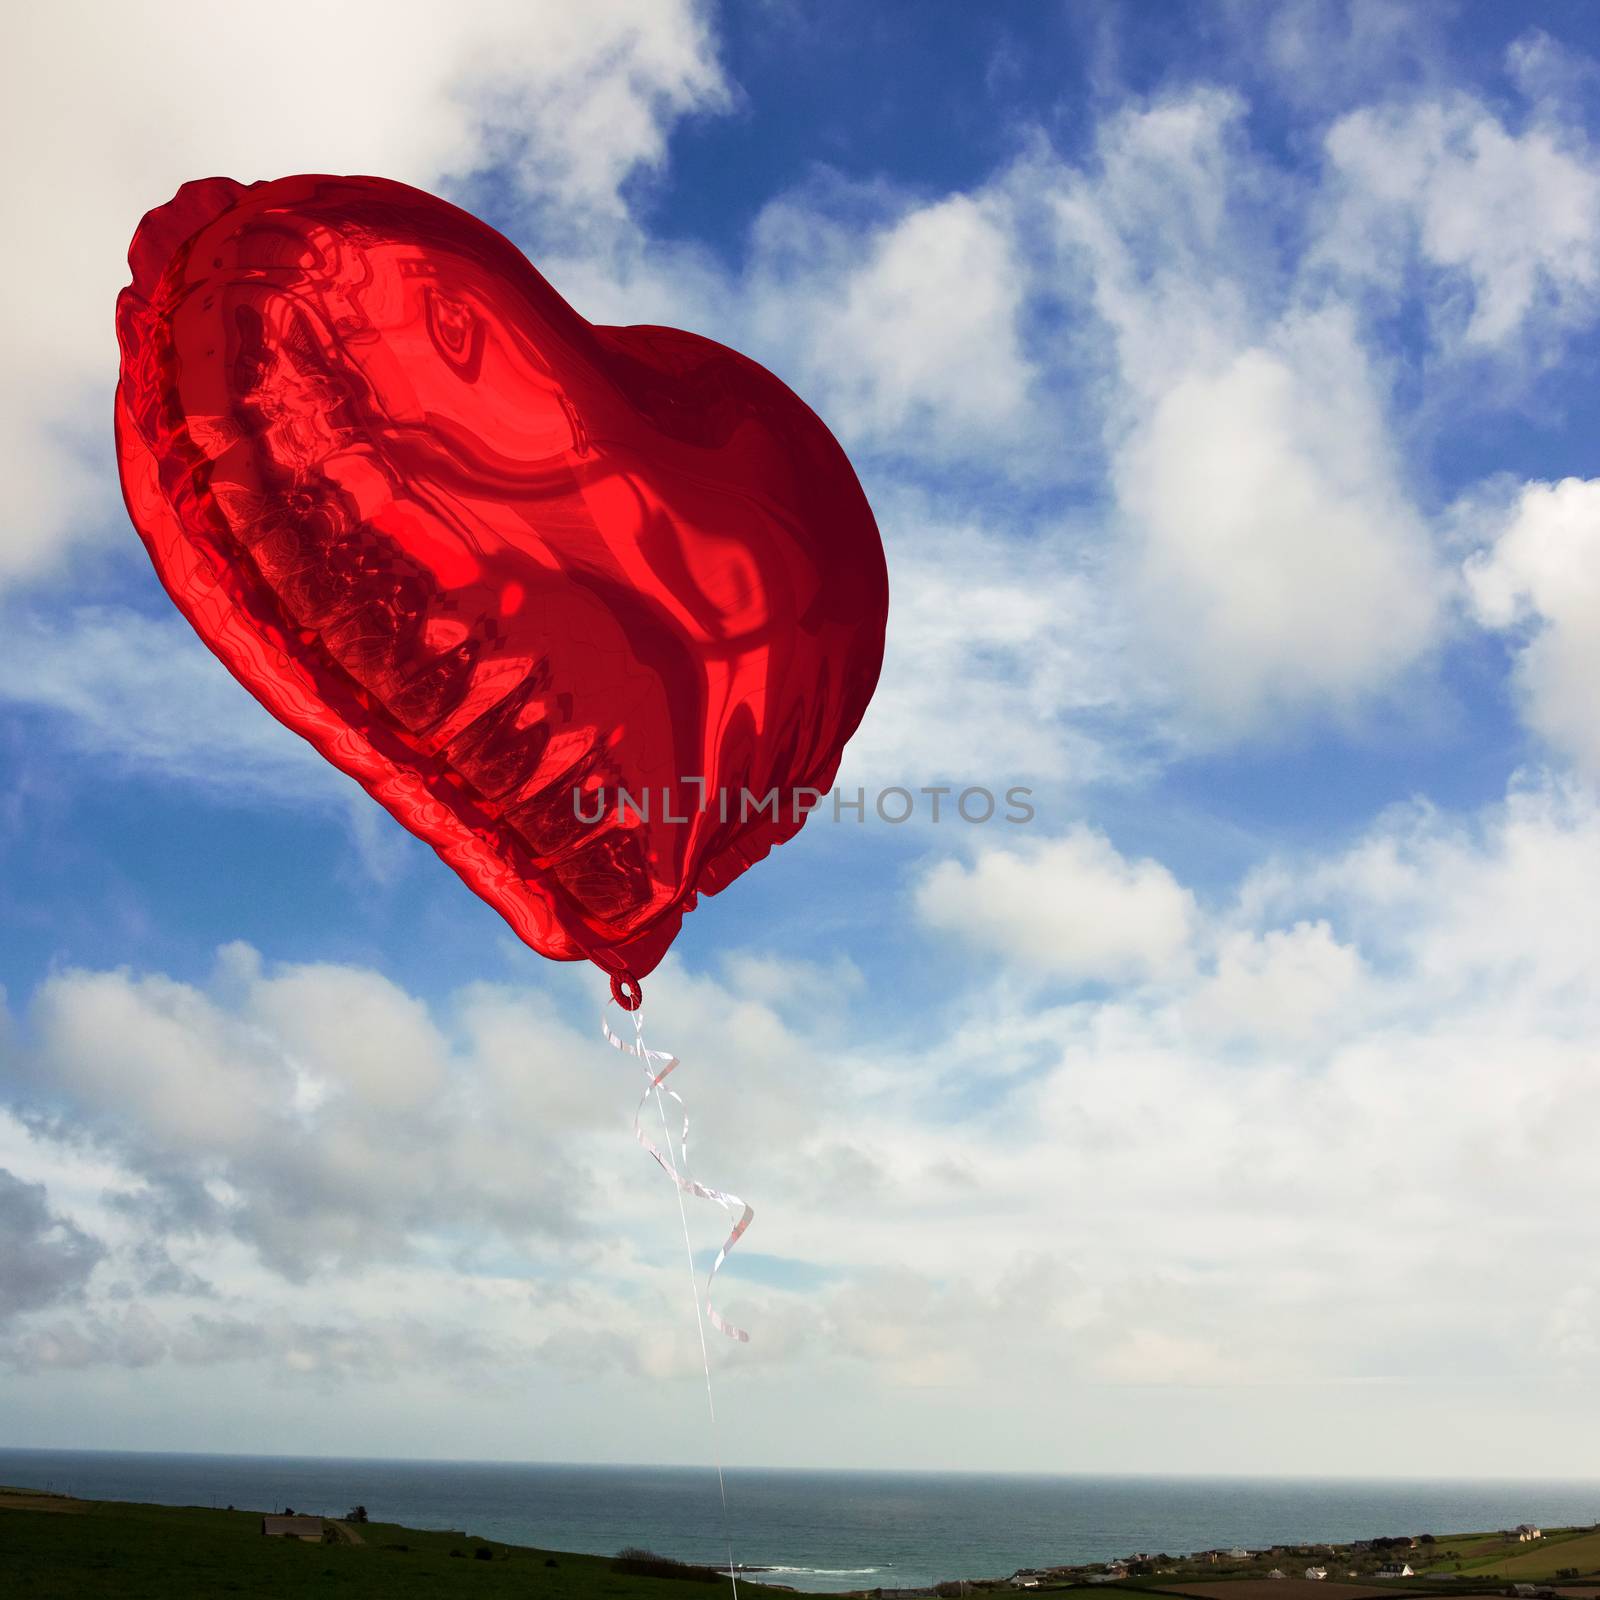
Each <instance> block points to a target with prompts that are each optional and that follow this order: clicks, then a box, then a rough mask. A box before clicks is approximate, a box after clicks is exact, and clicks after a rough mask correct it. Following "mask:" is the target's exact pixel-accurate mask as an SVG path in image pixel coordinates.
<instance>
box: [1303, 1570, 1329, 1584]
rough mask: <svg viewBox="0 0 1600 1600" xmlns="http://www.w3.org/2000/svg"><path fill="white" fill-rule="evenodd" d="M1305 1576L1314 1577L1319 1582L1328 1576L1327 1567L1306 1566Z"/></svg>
mask: <svg viewBox="0 0 1600 1600" xmlns="http://www.w3.org/2000/svg"><path fill="white" fill-rule="evenodd" d="M1306 1576H1307V1577H1308V1578H1316V1579H1317V1580H1318V1581H1319V1582H1320V1581H1321V1580H1322V1579H1323V1578H1326V1577H1327V1576H1328V1569H1327V1568H1326V1567H1307V1568H1306Z"/></svg>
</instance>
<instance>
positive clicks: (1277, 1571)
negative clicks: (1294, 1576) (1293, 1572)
mask: <svg viewBox="0 0 1600 1600" xmlns="http://www.w3.org/2000/svg"><path fill="white" fill-rule="evenodd" d="M1267 1576H1268V1577H1269V1578H1287V1577H1288V1576H1289V1574H1288V1573H1287V1572H1285V1571H1284V1570H1283V1568H1282V1567H1274V1568H1273V1569H1272V1571H1271V1572H1269V1573H1268V1574H1267Z"/></svg>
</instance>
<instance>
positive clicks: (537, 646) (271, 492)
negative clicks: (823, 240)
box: [116, 176, 888, 1000]
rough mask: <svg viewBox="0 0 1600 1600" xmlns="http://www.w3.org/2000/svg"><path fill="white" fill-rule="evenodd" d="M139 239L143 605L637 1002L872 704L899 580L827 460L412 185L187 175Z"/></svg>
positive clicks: (767, 395)
mask: <svg viewBox="0 0 1600 1600" xmlns="http://www.w3.org/2000/svg"><path fill="white" fill-rule="evenodd" d="M128 259H129V264H130V266H131V267H132V269H133V282H132V284H131V286H130V287H128V288H127V289H124V290H123V292H122V295H121V297H120V299H119V300H118V302H117V333H118V338H119V341H120V343H121V347H122V372H121V380H120V383H119V385H118V389H117V413H116V414H117V442H118V451H119V459H120V464H121V473H122V485H123V493H124V496H125V498H126V500H127V504H128V510H129V513H130V515H131V516H132V518H133V521H134V524H135V525H136V526H137V528H138V530H139V533H140V535H141V537H142V538H143V540H144V542H145V545H146V547H147V548H148V550H149V552H150V555H151V558H152V560H153V561H154V562H155V565H156V570H157V572H158V573H159V574H160V577H161V581H162V582H163V584H165V586H166V588H167V591H168V593H169V594H170V595H171V596H172V598H173V600H174V601H176V602H177V604H178V606H179V607H180V608H181V610H182V611H183V613H184V615H185V616H187V617H188V619H189V621H190V622H191V623H192V624H193V625H194V627H195V629H196V630H197V631H198V632H199V634H200V636H201V638H202V639H204V640H205V642H206V644H207V645H209V646H210V648H211V649H212V650H213V651H215V652H216V654H217V655H218V656H219V657H220V658H221V659H222V661H223V662H224V664H225V665H226V666H227V667H228V669H229V670H230V671H231V672H232V673H233V674H234V676H235V677H237V678H238V679H239V680H240V681H241V682H242V683H243V684H244V685H245V687H246V688H247V689H249V690H250V692H251V693H252V694H253V695H255V696H256V698H257V699H258V700H260V701H261V702H262V704H263V705H265V706H266V707H267V709H268V710H269V711H271V712H272V713H273V715H274V716H276V717H278V718H279V719H280V720H282V721H283V722H285V723H287V724H288V725H289V726H290V727H291V728H294V729H295V730H296V731H297V732H299V733H301V734H303V735H304V736H305V737H306V738H307V739H309V740H310V741H311V742H312V743H313V744H314V745H315V746H316V747H317V749H318V750H320V751H321V752H322V754H323V755H324V756H326V757H327V758H328V759H329V760H330V761H332V762H333V763H334V764H335V765H336V766H338V767H340V768H341V769H342V770H344V771H345V772H347V773H349V774H350V775H351V776H352V777H353V778H355V779H356V780H357V781H358V782H359V783H361V784H362V785H363V786H364V787H365V788H366V789H367V790H368V791H369V792H370V793H371V794H372V795H373V796H374V797H375V798H376V799H377V800H379V801H380V802H381V803H382V804H383V805H384V806H386V807H387V808H388V809H389V810H390V811H391V812H392V813H393V814H394V815H395V816H396V817H397V818H398V819H399V820H400V821H401V822H402V823H404V824H405V826H406V827H408V828H410V829H411V830H412V831H413V832H414V833H416V834H418V835H419V836H420V837H422V838H424V839H426V840H427V841H428V842H429V843H430V844H431V845H432V846H433V847H434V848H435V849H436V850H437V851H438V852H439V854H440V855H441V856H442V857H443V858H444V859H445V861H447V862H448V863H449V864H450V866H451V867H453V868H454V869H455V871H456V872H458V873H459V874H460V875H461V877H462V878H463V879H464V880H465V881H466V882H467V883H468V884H469V885H470V886H471V887H472V888H473V889H475V890H476V891H477V892H478V893H479V894H480V895H482V896H483V898H484V899H485V900H487V901H488V902H489V903H490V904H491V905H492V906H494V907H495V909H496V910H497V911H499V912H500V913H501V914H502V915H503V916H504V917H505V918H506V920H507V921H508V922H509V923H510V924H511V926H512V927H513V928H514V929H515V930H516V932H517V933H518V934H519V935H520V936H521V937H522V938H523V939H525V940H526V941H527V942H528V944H530V945H532V946H533V948H534V949H535V950H538V951H539V952H541V953H542V954H544V955H547V956H551V957H554V958H556V959H557V960H574V959H579V958H582V957H585V956H587V957H589V958H591V959H592V960H594V961H596V962H597V963H599V964H600V965H601V966H603V967H605V968H606V969H607V970H609V971H610V972H611V973H612V974H613V989H614V990H616V989H618V982H619V980H621V981H622V992H623V993H624V994H625V995H626V996H627V998H629V999H630V1000H631V999H636V996H637V980H638V979H639V978H641V977H643V976H644V974H646V973H647V972H649V971H650V969H651V968H652V967H653V966H654V965H655V964H656V962H657V961H659V960H660V959H661V956H662V954H663V953H664V952H665V951H666V949H667V946H668V945H669V944H670V943H671V942H672V939H673V937H674V935H675V934H676V933H677V930H678V927H679V925H680V923H681V922H682V919H683V915H684V913H685V912H686V911H688V910H689V909H690V908H692V907H693V905H694V903H695V899H696V896H697V895H698V894H699V893H701V892H704V893H708V894H710V893H715V892H716V891H717V890H719V889H721V888H723V887H724V886H725V885H726V884H728V883H730V882H732V880H733V879H734V878H736V877H738V876H739V874H740V873H741V872H743V871H744V870H745V868H746V867H748V866H750V865H751V864H752V863H753V862H755V861H758V860H760V859H761V858H762V857H763V856H764V855H765V854H766V853H767V852H768V851H769V850H770V849H771V848H772V847H773V846H774V845H775V844H778V843H780V842H781V841H783V840H784V839H787V838H789V837H790V836H791V835H792V834H794V833H795V832H796V831H797V830H798V829H799V827H800V825H801V824H802V823H803V822H804V820H805V800H804V799H803V798H800V797H799V796H797V791H798V792H799V795H803V794H804V791H816V790H820V791H824V792H825V791H826V790H827V789H828V788H829V787H830V786H831V784H832V782H833V778H834V774H835V773H836V771H837V769H838V764H839V758H840V754H841V751H842V750H843V747H844V742H845V740H846V739H848V738H849V736H850V735H851V733H853V732H854V731H855V728H856V725H857V723H858V722H859V721H860V720H861V716H862V713H863V712H864V711H865V710H866V706H867V702H868V700H869V699H870V698H871V695H872V691H873V688H874V686H875V684H876V682H877V676H878V670H879V666H880V664H881V661H882V654H883V635H884V627H885V623H886V620H887V608H888V584H887V577H886V574H885V570H884V561H883V550H882V546H881V544H880V542H879V538H878V532H877V527H876V525H875V524H874V522H873V518H872V513H871V510H870V508H869V507H868V505H867V502H866V498H865V496H864V495H863V494H862V492H861V487H860V485H859V484H858V483H857V481H856V477H855V474H854V472H853V471H852V470H851V468H850V464H849V462H848V461H847V460H846V458H845V455H844V452H843V451H842V450H841V449H840V448H839V446H838V444H837V443H836V442H835V441H834V439H833V437H832V435H831V434H829V432H828V430H827V429H826V428H825V427H824V426H823V424H822V423H821V422H820V421H819V420H818V418H817V417H816V416H815V415H814V414H813V413H812V412H811V411H810V410H809V409H808V408H807V407H806V406H805V405H804V404H803V403H802V402H801V401H800V400H799V399H798V398H797V397H796V396H795V395H794V394H793V393H792V392H791V391H790V390H789V389H787V388H786V387H785V386H784V385H783V384H782V383H780V382H779V381H778V379H776V378H775V377H773V376H772V374H771V373H769V372H767V371H766V370H765V369H764V368H762V367H760V366H758V365H756V363H754V362H753V361H750V360H747V359H746V358H745V357H743V356H741V355H738V354H737V353H736V352H734V351H732V350H729V349H726V348H725V347H724V346H722V345H719V344H715V343H713V342H712V341H711V340H709V339H703V338H700V337H699V336H698V335H696V334H692V333H684V332H680V331H678V330H676V329H671V328H654V327H634V328H607V327H594V326H591V325H590V324H589V323H587V322H585V321H584V319H583V318H582V317H580V316H578V315H577V313H576V312H574V311H573V310H572V309H571V307H569V306H568V305H567V304H566V302H565V301H563V300H562V299H561V297H560V296H559V295H558V294H557V293H556V292H555V291H554V290H553V289H552V288H551V287H550V285H549V284H548V283H546V282H545V280H544V279H543V278H542V277H540V276H539V274H538V273H537V272H536V271H535V270H534V269H533V267H532V266H531V265H530V264H529V263H528V261H527V260H526V259H525V258H524V257H523V256H522V255H521V254H520V253H519V252H518V251H517V250H516V249H515V248H514V247H513V246H512V245H511V244H510V243H509V242H508V241H507V240H506V239H504V238H502V237H501V235H499V234H498V233H496V232H495V231H494V230H493V229H491V228H489V227H487V226H485V225H484V224H483V223H481V222H479V221H478V220H477V219H476V218H475V217H472V216H470V215H468V214H467V213H466V212H463V211H461V210H458V209H457V208H456V207H454V206H451V205H447V204H446V203H445V202H444V201H442V200H439V199H436V198H435V197H434V196H432V195H428V194H424V193H422V192H421V191H420V190H417V189H412V188H408V187H406V186H405V185H403V184H398V183H392V182H389V181H387V180H384V179H378V178H335V177H321V176H302V177H291V178H282V179H279V180H277V181H275V182H271V183H258V184H252V185H250V186H248V187H246V186H244V185H241V184H237V183H234V182H232V181H231V180H228V179H223V178H213V179H209V180H207V181H205V182H200V183H191V184H186V185H185V186H184V187H183V188H182V189H181V190H179V192H178V194H177V196H176V197H175V198H174V199H173V200H172V201H171V203H170V204H168V205H165V206H163V207H161V208H160V209H159V210H157V211H153V212H151V213H150V214H149V215H148V216H147V217H146V218H145V219H144V221H143V222H142V223H141V224H140V227H139V230H138V232H137V233H136V234H135V235H134V239H133V244H132V246H131V248H130V250H129V255H128ZM623 791H625V792H626V793H625V795H624V793H623ZM774 791H776V792H777V795H778V800H777V802H776V804H775V805H773V803H772V802H771V801H770V799H769V796H770V795H771V794H772V793H773V792H774ZM746 796H749V797H750V798H748V799H747V798H746ZM629 801H632V802H633V804H631V805H630V804H629ZM641 811H643V812H645V813H646V815H643V816H641V815H640V813H641ZM774 812H775V813H776V814H774ZM597 816H598V820H595V818H596V817H597Z"/></svg>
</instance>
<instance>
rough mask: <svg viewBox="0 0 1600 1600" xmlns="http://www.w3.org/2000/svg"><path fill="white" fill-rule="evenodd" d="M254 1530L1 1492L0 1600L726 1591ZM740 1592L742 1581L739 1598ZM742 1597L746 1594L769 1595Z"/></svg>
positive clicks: (440, 1542)
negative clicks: (275, 1535)
mask: <svg viewBox="0 0 1600 1600" xmlns="http://www.w3.org/2000/svg"><path fill="white" fill-rule="evenodd" d="M45 1506H49V1507H50V1509H44V1507H45ZM260 1529H261V1517H260V1513H259V1512H246V1511H210V1510H204V1509H199V1508H194V1507H169V1506H149V1505H132V1504H124V1503H121V1502H112V1501H101V1502H94V1501H73V1500H65V1499H62V1498H60V1497H58V1496H52V1497H43V1496H33V1495H7V1494H6V1493H5V1492H4V1491H0V1595H5V1596H7V1597H10V1596H12V1595H15V1596H16V1597H17V1600H79V1597H94V1596H102V1595H103V1596H116V1597H118V1600H188V1597H190V1596H199V1597H204V1600H210V1597H212V1596H224V1595H258V1596H267V1595H271V1596H285V1597H287V1596H305V1595H311V1596H316V1595H330V1596H351V1597H356V1596H364V1595H370V1596H373V1597H374V1600H377V1597H380V1596H382V1597H389V1596H393V1597H395V1600H408V1597H412V1596H415V1597H418V1600H421V1597H424V1596H435V1595H438V1596H444V1597H450V1596H455V1595H480V1596H495V1595H513V1594H514V1595H519V1596H531V1597H533V1600H541V1597H542V1600H557V1597H560V1600H698V1597H705V1600H712V1597H716V1596H720V1595H721V1594H722V1593H723V1592H724V1591H725V1589H726V1587H727V1580H726V1579H719V1580H718V1581H717V1582H715V1583H707V1582H696V1581H692V1580H674V1579H659V1578H640V1577H631V1576H624V1575H622V1574H620V1573H617V1572H615V1571H613V1570H612V1566H611V1562H610V1560H609V1559H607V1558H606V1557H603V1556H575V1555H567V1554H564V1553H555V1554H552V1553H551V1552H549V1551H545V1550H531V1549H527V1548H525V1547H522V1546H518V1545H503V1544H499V1543H496V1542H494V1541H490V1540H484V1539H475V1538H470V1537H469V1536H467V1535H466V1534H461V1533H421V1532H418V1531H417V1530H416V1529H415V1528H401V1527H396V1526H393V1525H389V1524H385V1523H380V1522H371V1523H366V1524H363V1525H362V1526H360V1527H359V1528H357V1529H355V1530H354V1532H355V1533H356V1534H357V1535H359V1537H361V1538H362V1539H363V1540H364V1541H365V1542H364V1543H362V1544H359V1545H355V1544H347V1543H342V1542H341V1543H338V1544H321V1545H319V1544H301V1543H298V1542H295V1541H291V1540H285V1539H266V1538H263V1537H262V1535H261V1531H260ZM480 1548H483V1549H487V1550H488V1551H490V1552H491V1556H490V1558H488V1559H484V1558H480V1557H478V1556H477V1555H476V1554H475V1552H476V1551H477V1550H478V1549H480ZM452 1551H458V1552H460V1554H456V1555H452V1553H451V1552H452ZM744 1587H745V1585H744V1584H742V1583H741V1584H740V1589H741V1591H742V1590H743V1589H744ZM750 1588H751V1593H752V1596H754V1595H762V1596H765V1597H770V1596H771V1595H772V1593H773V1591H771V1590H769V1589H761V1588H759V1587H758V1586H756V1585H751V1586H750Z"/></svg>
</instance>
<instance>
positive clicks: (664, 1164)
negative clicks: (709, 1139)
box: [600, 1010, 755, 1383]
mask: <svg viewBox="0 0 1600 1600" xmlns="http://www.w3.org/2000/svg"><path fill="white" fill-rule="evenodd" d="M632 1016H633V1033H634V1037H633V1041H632V1043H629V1042H628V1041H627V1040H626V1039H623V1038H621V1037H619V1035H618V1034H617V1033H616V1032H615V1031H614V1030H613V1029H612V1026H611V1023H610V1021H609V1020H608V1019H607V1018H606V1017H605V1016H604V1015H603V1014H602V1016H601V1018H600V1028H601V1031H602V1032H603V1033H604V1034H605V1036H606V1039H607V1040H608V1041H609V1043H610V1044H611V1045H612V1047H613V1048H614V1049H617V1050H620V1051H621V1052H622V1053H623V1054H624V1055H625V1056H636V1057H637V1058H638V1059H639V1061H640V1062H641V1063H642V1064H643V1066H644V1075H645V1077H646V1078H647V1079H648V1080H649V1081H648V1082H647V1083H646V1084H645V1087H644V1093H643V1094H642V1095H640V1096H639V1104H638V1106H637V1108H636V1109H635V1110H634V1113H633V1136H634V1138H635V1139H637V1140H638V1141H639V1143H640V1144H641V1145H643V1146H644V1148H645V1150H646V1152H647V1153H648V1154H649V1155H650V1156H651V1157H652V1158H653V1159H654V1160H655V1162H656V1164H657V1165H658V1166H659V1167H660V1168H661V1170H662V1171H663V1172H664V1173H666V1175H667V1176H668V1177H669V1178H671V1179H672V1181H673V1182H674V1183H675V1184H677V1186H678V1189H679V1191H680V1192H681V1193H683V1194H692V1195H696V1196H698V1197H699V1198H700V1199H701V1200H713V1201H715V1202H716V1203H717V1204H718V1205H719V1206H721V1207H722V1208H723V1210H724V1211H726V1212H727V1213H728V1215H729V1216H730V1217H731V1216H737V1217H738V1219H739V1220H738V1221H737V1222H735V1223H734V1225H733V1231H732V1232H731V1233H730V1234H729V1235H728V1237H727V1238H726V1239H724V1240H723V1241H722V1248H721V1249H720V1250H719V1251H717V1259H716V1260H715V1261H713V1262H712V1263H711V1271H710V1272H708V1273H707V1274H706V1287H705V1311H706V1317H707V1318H708V1320H709V1321H710V1323H711V1326H712V1327H713V1328H715V1329H716V1330H717V1332H718V1333H722V1334H726V1335H727V1336H728V1338H730V1339H737V1340H738V1341H739V1342H740V1343H741V1344H748V1343H749V1342H750V1335H749V1334H748V1333H746V1332H745V1331H744V1329H743V1328H736V1327H735V1326H734V1325H733V1324H732V1323H731V1322H726V1321H724V1320H723V1319H722V1318H721V1317H720V1316H718V1315H717V1310H716V1307H715V1306H713V1305H712V1304H711V1285H712V1283H713V1282H714V1281H715V1279H716V1276H717V1274H718V1273H719V1272H720V1271H721V1270H722V1263H723V1262H724V1261H726V1260H727V1259H728V1252H729V1251H730V1250H732V1249H733V1247H734V1246H735V1245H736V1244H737V1243H738V1242H739V1240H740V1239H741V1238H743V1236H744V1231H745V1229H746V1228H748V1227H749V1226H750V1223H751V1221H752V1220H753V1219H754V1217H755V1209H754V1207H752V1206H749V1205H747V1204H746V1203H745V1202H744V1201H743V1200H741V1199H740V1198H739V1197H738V1195H736V1194H728V1193H726V1192H725V1191H724V1190H721V1189H709V1188H707V1187H706V1185H705V1184H703V1183H697V1182H696V1181H695V1180H694V1179H693V1178H691V1177H689V1176H688V1168H689V1109H688V1107H687V1106H685V1105H684V1103H683V1097H682V1096H681V1095H680V1094H679V1093H678V1092H677V1091H676V1090H675V1089H668V1090H667V1091H666V1093H667V1094H668V1095H669V1096H670V1097H671V1098H672V1099H674V1100H676V1101H677V1102H678V1109H679V1110H680V1111H681V1112H682V1113H683V1131H682V1132H681V1133H680V1134H679V1136H678V1160H679V1161H681V1162H682V1163H683V1169H684V1170H683V1171H682V1172H680V1171H679V1170H678V1168H677V1167H676V1166H675V1165H674V1164H673V1160H672V1155H671V1153H670V1152H671V1148H672V1136H671V1133H670V1132H668V1134H667V1152H668V1153H666V1154H663V1153H662V1151H661V1149H660V1147H659V1146H658V1145H656V1144H654V1143H653V1142H652V1141H651V1139H650V1137H649V1135H648V1134H646V1133H645V1131H644V1129H643V1128H642V1127H641V1126H640V1125H639V1118H640V1117H641V1116H642V1115H643V1114H644V1107H645V1102H646V1101H647V1100H648V1099H649V1098H650V1096H651V1095H652V1094H654V1095H655V1096H656V1100H657V1104H658V1105H659V1104H660V1096H661V1086H662V1084H663V1083H664V1082H665V1081H666V1078H667V1075H668V1074H669V1073H670V1072H672V1071H673V1070H674V1069H675V1068H676V1067H677V1066H678V1058H677V1057H676V1056H675V1055H673V1054H671V1052H670V1051H666V1050H652V1049H650V1048H649V1047H648V1046H647V1045H646V1044H645V1042H644V1013H643V1011H642V1010H636V1011H634V1012H633V1013H632ZM658 1067H659V1070H657V1068H658ZM661 1122H662V1127H663V1128H665V1127H666V1108H665V1107H662V1116H661ZM710 1376H711V1375H710V1373H709V1371H708V1372H707V1374H706V1380H707V1382H708V1383H709V1382H710Z"/></svg>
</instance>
